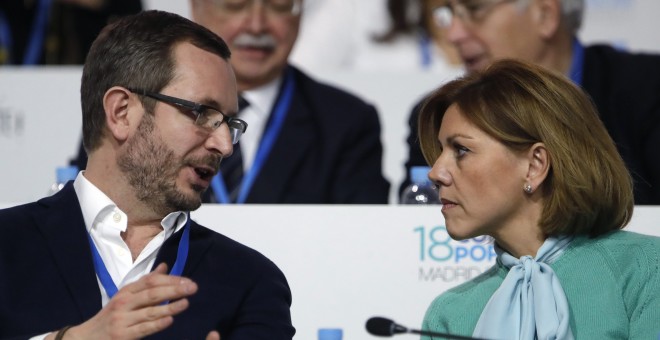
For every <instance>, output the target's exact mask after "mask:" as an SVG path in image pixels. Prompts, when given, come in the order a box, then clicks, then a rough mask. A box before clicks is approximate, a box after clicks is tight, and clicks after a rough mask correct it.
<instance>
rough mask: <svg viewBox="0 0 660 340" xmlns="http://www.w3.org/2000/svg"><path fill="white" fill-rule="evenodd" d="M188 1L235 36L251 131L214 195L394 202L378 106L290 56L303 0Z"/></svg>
mask: <svg viewBox="0 0 660 340" xmlns="http://www.w3.org/2000/svg"><path fill="white" fill-rule="evenodd" d="M190 5H191V14H192V18H193V20H194V21H195V22H197V23H199V24H202V25H203V26H206V27H208V28H209V29H210V30H212V31H213V32H215V33H216V34H218V35H219V36H221V37H222V38H223V39H224V40H225V41H227V44H228V45H229V48H230V49H231V51H232V59H231V64H232V66H233V67H234V71H235V72H236V81H237V84H238V91H239V93H240V94H241V96H242V97H243V98H244V99H245V100H246V101H247V103H249V104H248V105H247V107H246V108H245V109H243V110H241V112H240V113H239V117H240V118H241V119H244V120H245V121H247V122H248V124H249V125H250V133H249V134H247V135H246V136H244V138H242V139H241V142H240V143H239V144H238V145H237V146H239V148H240V152H236V151H235V152H234V155H233V156H232V157H231V158H229V159H228V160H227V162H228V165H227V168H225V169H224V170H223V172H226V173H225V174H224V176H223V177H216V178H214V180H213V182H212V189H213V190H212V191H210V192H209V195H208V196H207V198H208V201H209V202H223V203H225V202H238V203H321V204H325V203H342V204H349V203H387V199H388V191H389V183H388V181H387V180H386V179H385V178H384V177H383V174H382V145H381V141H380V123H379V118H378V114H377V112H376V110H375V108H374V107H373V106H371V105H368V104H366V103H365V102H363V101H362V100H360V99H358V98H357V97H355V96H353V95H351V94H348V93H346V92H344V91H341V90H339V89H336V88H333V87H330V86H328V85H325V84H321V83H318V82H316V81H315V80H313V79H311V78H310V77H309V76H307V75H306V74H304V73H303V72H301V71H300V70H299V69H297V68H295V67H293V66H291V65H289V63H288V58H289V54H290V52H291V49H292V47H293V44H294V43H295V41H296V38H297V36H298V28H299V25H300V15H301V9H302V0H261V1H255V0H215V1H212V0H190ZM328 53H332V52H331V51H328ZM229 164H231V165H232V166H231V167H230V166H229ZM234 169H235V170H234ZM225 170H226V171H225ZM230 172H231V173H230Z"/></svg>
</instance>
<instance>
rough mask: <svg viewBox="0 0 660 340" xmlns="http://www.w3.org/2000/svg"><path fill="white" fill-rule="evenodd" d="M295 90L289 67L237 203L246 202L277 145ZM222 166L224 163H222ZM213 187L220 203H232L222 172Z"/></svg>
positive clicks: (214, 179)
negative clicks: (274, 146) (280, 93)
mask: <svg viewBox="0 0 660 340" xmlns="http://www.w3.org/2000/svg"><path fill="white" fill-rule="evenodd" d="M294 91H295V81H294V78H293V70H292V69H289V70H288V71H287V72H286V74H285V76H284V85H283V86H282V95H281V96H280V97H279V98H278V100H277V104H276V105H275V107H274V108H273V111H272V113H271V116H272V121H271V122H270V123H269V124H268V126H267V127H266V130H265V131H264V135H263V136H262V137H261V142H260V143H259V148H258V149H257V154H256V155H255V157H254V162H253V163H252V167H251V168H250V169H249V170H248V171H247V172H246V173H245V176H243V180H242V181H241V184H240V191H239V193H238V198H237V199H236V203H245V201H246V200H247V196H248V194H249V193H250V190H251V189H252V185H253V184H254V181H255V180H256V179H257V175H258V174H259V172H260V171H261V168H262V167H263V165H264V163H265V162H266V159H267V158H268V155H269V154H270V151H271V150H272V149H273V145H275V141H276V140H277V137H278V136H279V134H280V131H281V130H282V125H284V120H285V118H286V114H287V112H288V111H289V107H290V106H291V99H292V98H293V92H294ZM220 166H222V165H220ZM211 187H212V188H213V192H214V193H215V198H216V200H217V201H218V202H219V203H224V204H227V203H231V202H230V199H229V193H227V186H226V185H225V182H224V180H223V179H222V174H221V173H218V174H217V175H215V176H214V177H213V179H212V180H211Z"/></svg>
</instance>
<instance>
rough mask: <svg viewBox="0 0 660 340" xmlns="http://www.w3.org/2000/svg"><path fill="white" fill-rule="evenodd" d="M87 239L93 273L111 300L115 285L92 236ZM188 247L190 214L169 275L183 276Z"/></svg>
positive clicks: (115, 289)
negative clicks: (94, 272)
mask: <svg viewBox="0 0 660 340" xmlns="http://www.w3.org/2000/svg"><path fill="white" fill-rule="evenodd" d="M87 239H88V240H89V246H90V248H91V250H92V260H93V262H94V271H96V276H97V277H98V278H99V281H101V285H103V289H105V292H106V294H108V297H109V298H112V297H113V296H115V294H117V290H118V289H117V285H116V284H115V282H114V281H113V280H112V277H111V276H110V273H109V272H108V268H106V266H105V263H103V259H102V258H101V254H99V251H98V249H97V248H96V245H95V244H94V240H92V236H91V235H90V234H89V233H87ZM189 247H190V213H189V214H188V220H187V221H186V225H184V226H183V234H182V235H181V240H180V241H179V249H178V250H177V253H176V260H175V261H174V266H172V270H171V271H170V275H175V276H181V274H183V268H184V267H185V266H186V260H187V259H188V248H189Z"/></svg>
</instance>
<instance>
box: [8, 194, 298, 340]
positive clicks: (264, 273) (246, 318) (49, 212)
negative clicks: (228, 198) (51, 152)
mask: <svg viewBox="0 0 660 340" xmlns="http://www.w3.org/2000/svg"><path fill="white" fill-rule="evenodd" d="M0 235H2V237H0V301H1V303H0V338H2V339H5V338H17V339H25V338H28V337H30V336H34V335H38V334H43V333H46V332H49V331H54V330H58V329H60V328H62V327H64V326H66V325H77V324H80V323H82V322H84V321H86V320H88V319H90V318H91V317H92V316H94V315H95V314H96V313H97V312H98V311H99V310H100V309H101V293H100V290H99V286H98V283H97V280H96V274H95V272H94V265H93V264H92V256H91V252H90V248H89V243H88V239H87V235H86V229H85V225H84V222H83V217H82V212H81V210H80V205H79V203H78V198H77V196H76V194H75V191H74V189H73V185H72V182H69V184H67V185H66V186H65V187H64V189H62V191H60V192H59V193H57V194H55V195H54V196H52V197H47V198H44V199H41V200H39V201H37V202H34V203H30V204H26V205H22V206H18V207H13V208H9V209H4V210H0ZM180 238H181V231H179V232H177V233H176V234H174V235H173V236H172V237H170V238H169V239H168V240H167V241H166V242H165V244H163V246H162V248H161V249H160V251H159V252H158V256H157V259H156V264H158V263H161V262H163V261H164V262H167V264H168V266H169V268H172V265H173V264H174V260H175V259H176V252H177V248H178V244H179V240H180ZM183 276H186V277H189V278H191V279H192V280H193V281H195V282H196V283H197V284H198V286H199V290H198V292H197V293H196V294H195V295H194V296H192V297H190V298H189V301H190V306H189V308H188V309H187V310H186V311H184V312H183V313H181V314H180V315H178V316H176V317H175V318H174V324H173V325H171V326H170V327H169V328H167V329H166V330H164V331H163V332H161V333H158V334H156V335H155V336H153V338H160V339H204V338H205V337H206V334H207V333H208V332H209V331H211V330H213V329H215V330H218V331H219V332H220V333H221V336H222V339H223V340H236V339H245V340H252V339H291V338H292V337H293V334H294V332H295V330H294V328H293V327H292V325H291V316H290V312H289V306H290V305H291V292H290V290H289V286H288V284H287V281H286V279H285V277H284V275H283V274H282V272H281V271H280V270H279V269H278V268H277V267H276V266H275V264H273V263H272V262H271V261H270V260H268V259H267V258H265V257H264V256H263V255H261V254H260V253H258V252H256V251H254V250H252V249H250V248H248V247H246V246H243V245H241V244H239V243H237V242H235V241H233V240H231V239H229V238H227V237H225V236H223V235H220V234H218V233H216V232H214V231H212V230H209V229H207V228H204V227H202V226H200V225H199V224H197V223H195V222H192V223H191V230H190V251H189V254H188V259H187V262H186V266H185V269H184V272H183Z"/></svg>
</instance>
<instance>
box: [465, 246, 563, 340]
mask: <svg viewBox="0 0 660 340" xmlns="http://www.w3.org/2000/svg"><path fill="white" fill-rule="evenodd" d="M572 240H573V238H572V237H568V236H562V237H559V238H554V237H550V238H548V239H547V240H545V242H544V243H543V245H542V246H541V248H539V250H538V253H537V254H536V258H532V257H531V256H529V255H526V256H523V257H521V258H520V259H517V258H515V257H513V256H511V255H510V254H509V253H507V252H505V251H504V250H503V249H502V248H500V247H499V246H498V245H497V244H495V252H496V253H497V257H498V262H500V263H501V264H502V265H504V266H505V267H507V268H509V273H508V274H507V276H506V277H505V278H504V281H503V282H502V284H501V285H500V287H499V288H498V289H497V290H496V291H495V293H494V294H493V296H491V298H490V300H489V301H488V303H487V304H486V307H484V310H483V311H482V312H481V316H480V317H479V321H478V322H477V326H476V327H475V329H474V333H473V334H472V336H474V337H479V338H489V339H516V340H535V339H539V340H551V339H561V340H572V339H573V333H572V332H571V327H570V324H569V319H570V318H569V307H568V300H566V295H565V294H564V289H563V288H562V287H561V283H560V282H559V279H558V278H557V276H556V275H555V272H554V271H553V270H552V268H550V266H549V264H551V263H553V262H554V261H555V260H557V258H559V256H561V254H562V253H563V252H564V250H565V249H566V248H567V247H568V245H569V244H570V243H571V241H572Z"/></svg>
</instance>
